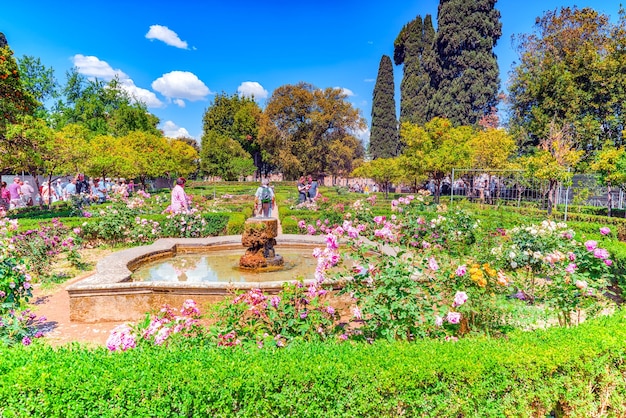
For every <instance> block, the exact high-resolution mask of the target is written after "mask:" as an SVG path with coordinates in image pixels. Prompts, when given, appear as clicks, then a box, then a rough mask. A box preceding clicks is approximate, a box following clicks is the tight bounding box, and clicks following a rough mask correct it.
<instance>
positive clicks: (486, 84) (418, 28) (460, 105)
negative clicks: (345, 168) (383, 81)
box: [394, 0, 502, 125]
mask: <svg viewBox="0 0 626 418" xmlns="http://www.w3.org/2000/svg"><path fill="white" fill-rule="evenodd" d="M495 3H496V0H470V1H468V0H440V2H439V11H438V16H437V31H435V29H434V28H433V24H432V18H431V16H430V15H426V17H425V18H424V19H423V20H422V18H421V16H417V18H415V19H414V20H413V21H411V22H409V23H408V24H407V25H405V26H404V27H403V28H402V30H401V31H400V34H399V35H398V37H397V38H396V40H395V43H394V61H395V63H396V65H400V64H404V74H403V77H402V82H401V85H400V97H401V101H400V121H401V122H405V121H409V122H412V123H415V124H419V125H423V124H424V123H426V122H428V121H430V120H431V119H433V118H434V117H445V118H447V119H449V120H451V121H452V122H453V123H454V124H455V125H475V124H477V123H478V121H479V120H480V119H481V117H482V116H484V115H486V114H489V113H490V112H491V109H492V108H493V107H495V106H496V105H497V103H498V91H499V83H500V80H499V69H498V63H497V60H496V56H495V54H494V52H493V49H494V47H495V45H496V43H497V41H498V39H499V38H500V36H501V34H502V24H501V23H500V12H499V11H498V10H497V9H496V8H495Z"/></svg>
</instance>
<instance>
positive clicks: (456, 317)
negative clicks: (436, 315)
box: [446, 311, 461, 324]
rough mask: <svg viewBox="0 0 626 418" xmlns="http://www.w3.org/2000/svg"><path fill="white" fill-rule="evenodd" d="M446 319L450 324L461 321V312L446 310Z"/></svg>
mask: <svg viewBox="0 0 626 418" xmlns="http://www.w3.org/2000/svg"><path fill="white" fill-rule="evenodd" d="M446 320H447V321H448V322H449V323H451V324H458V323H459V322H461V314H460V313H459V312H452V311H450V312H448V315H446Z"/></svg>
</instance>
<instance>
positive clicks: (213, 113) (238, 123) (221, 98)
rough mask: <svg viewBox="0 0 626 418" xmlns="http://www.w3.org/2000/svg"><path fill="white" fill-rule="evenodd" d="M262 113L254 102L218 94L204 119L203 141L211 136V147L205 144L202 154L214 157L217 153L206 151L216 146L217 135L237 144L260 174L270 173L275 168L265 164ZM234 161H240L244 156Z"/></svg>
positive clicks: (203, 143)
mask: <svg viewBox="0 0 626 418" xmlns="http://www.w3.org/2000/svg"><path fill="white" fill-rule="evenodd" d="M261 112H262V111H261V108H260V107H259V105H258V104H257V103H256V102H255V101H254V99H251V98H249V97H243V96H240V95H238V94H233V95H232V96H229V95H227V94H226V93H220V94H217V95H216V96H215V98H214V99H213V103H211V105H210V106H209V107H208V109H207V110H206V111H205V112H204V115H203V116H202V126H203V129H202V132H203V137H204V136H207V135H209V139H210V141H209V142H207V143H205V141H202V148H203V150H202V153H203V154H211V153H213V152H214V151H212V150H206V149H205V148H206V147H207V146H213V145H207V144H209V143H210V144H213V142H212V141H213V140H214V139H215V136H214V135H218V136H223V137H226V138H229V139H232V140H234V141H237V142H238V143H239V145H240V146H241V148H242V149H243V150H245V151H246V152H247V153H248V154H249V156H250V158H251V159H252V160H253V162H254V164H255V165H256V167H257V168H258V170H259V172H260V173H267V172H269V170H270V169H271V167H270V166H269V165H267V164H265V163H264V161H263V159H262V156H261V148H260V146H259V141H258V136H259V123H260V119H261ZM226 150H237V153H238V148H236V147H227V149H226ZM222 151H224V150H222ZM233 157H235V158H240V157H241V155H239V154H237V155H233ZM212 171H213V170H212ZM211 175H216V174H211Z"/></svg>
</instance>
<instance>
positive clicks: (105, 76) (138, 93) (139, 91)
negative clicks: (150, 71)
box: [72, 54, 163, 107]
mask: <svg viewBox="0 0 626 418" xmlns="http://www.w3.org/2000/svg"><path fill="white" fill-rule="evenodd" d="M72 61H73V63H74V66H75V67H76V68H77V69H78V72H79V73H80V74H83V75H85V76H87V77H94V78H98V79H101V80H104V81H107V82H108V81H111V80H112V79H113V78H115V77H117V79H118V80H119V82H120V87H121V88H122V89H124V90H125V91H126V92H127V93H128V94H129V95H130V97H132V98H133V99H135V101H138V102H143V103H145V105H146V106H148V107H163V102H161V101H160V100H159V99H158V98H157V96H156V94H154V93H153V92H151V91H150V90H146V89H143V88H141V87H137V86H136V85H135V82H134V81H133V80H132V79H131V78H130V77H129V76H128V74H126V73H125V72H124V71H122V70H119V69H113V67H111V66H110V65H109V63H108V62H106V61H102V60H100V59H99V58H98V57H94V56H85V55H81V54H76V55H74V57H72Z"/></svg>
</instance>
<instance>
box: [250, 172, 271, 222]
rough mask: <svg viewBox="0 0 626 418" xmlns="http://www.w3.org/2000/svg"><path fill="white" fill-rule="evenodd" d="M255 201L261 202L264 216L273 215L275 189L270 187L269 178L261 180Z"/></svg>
mask: <svg viewBox="0 0 626 418" xmlns="http://www.w3.org/2000/svg"><path fill="white" fill-rule="evenodd" d="M254 197H255V199H254V200H255V202H258V203H260V204H261V215H262V216H263V217H264V218H269V217H271V216H272V207H273V206H274V191H273V190H272V188H271V187H270V181H269V180H268V179H263V180H261V185H260V186H259V187H258V188H257V189H256V193H255V194H254Z"/></svg>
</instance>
